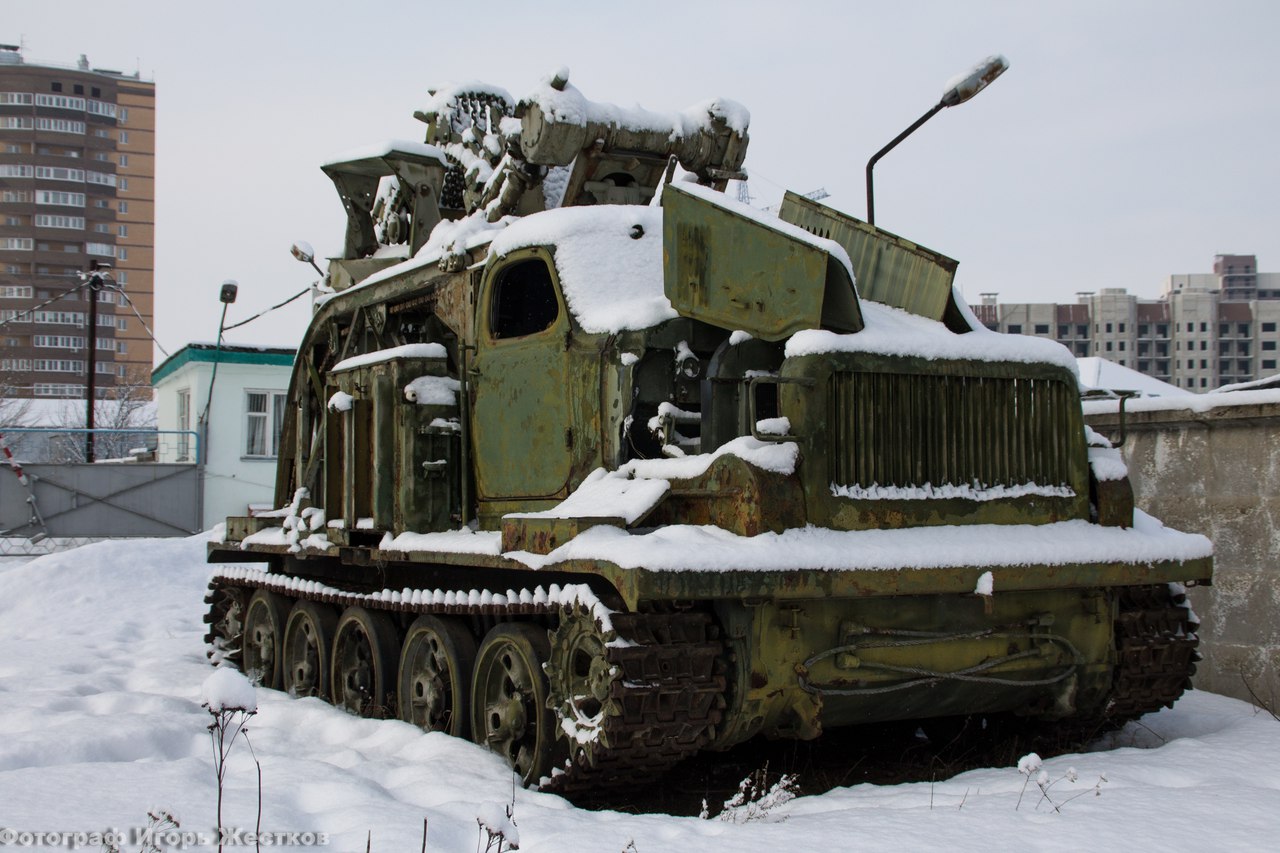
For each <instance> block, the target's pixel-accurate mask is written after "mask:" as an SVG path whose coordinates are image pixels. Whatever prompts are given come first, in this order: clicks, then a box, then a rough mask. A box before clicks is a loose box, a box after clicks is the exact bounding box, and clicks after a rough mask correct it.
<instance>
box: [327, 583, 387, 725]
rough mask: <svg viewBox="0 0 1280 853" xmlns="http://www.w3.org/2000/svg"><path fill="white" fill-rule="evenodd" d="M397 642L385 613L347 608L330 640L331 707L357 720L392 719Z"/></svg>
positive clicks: (359, 608) (360, 608) (361, 608)
mask: <svg viewBox="0 0 1280 853" xmlns="http://www.w3.org/2000/svg"><path fill="white" fill-rule="evenodd" d="M399 651H400V642H399V640H398V638H397V637H396V628H395V623H393V622H392V621H391V617H390V616H388V615H387V614H386V613H382V612H381V611H377V610H365V609H364V608H363V607H348V608H347V609H346V610H345V611H343V613H342V618H341V619H339V620H338V630H337V633H336V634H334V637H333V663H332V673H331V676H330V677H331V680H330V684H331V685H332V692H333V704H335V705H337V706H338V707H340V708H346V709H347V710H348V711H350V712H351V713H353V714H358V715H359V716H361V717H389V716H393V715H394V712H395V707H396V685H395V674H396V656H397V654H398V653H399Z"/></svg>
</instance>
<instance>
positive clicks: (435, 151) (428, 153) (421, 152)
mask: <svg viewBox="0 0 1280 853" xmlns="http://www.w3.org/2000/svg"><path fill="white" fill-rule="evenodd" d="M397 152H399V153H402V154H414V155H417V156H418V157H423V158H425V159H428V160H439V161H440V165H441V166H446V167H447V166H448V165H449V161H448V159H447V158H446V157H445V156H444V152H443V151H441V150H440V149H439V148H437V147H436V146H434V145H428V144H427V143H425V142H410V141H409V140H407V139H388V140H387V141H385V142H375V143H374V144H372V145H362V146H361V147H359V148H353V149H351V150H350V151H344V152H342V153H341V154H339V155H337V156H335V157H331V158H329V159H328V160H326V161H324V162H323V163H321V164H320V168H324V167H326V166H336V165H338V164H339V163H349V162H351V161H352V160H369V159H372V158H374V157H388V156H390V155H392V154H395V153H397Z"/></svg>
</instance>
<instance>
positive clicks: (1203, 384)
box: [1200, 376, 1209, 388]
mask: <svg viewBox="0 0 1280 853" xmlns="http://www.w3.org/2000/svg"><path fill="white" fill-rule="evenodd" d="M1200 387H1201V388H1208V387H1209V380H1208V379H1206V378H1204V377H1203V376H1201V377H1200Z"/></svg>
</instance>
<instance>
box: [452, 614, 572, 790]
mask: <svg viewBox="0 0 1280 853" xmlns="http://www.w3.org/2000/svg"><path fill="white" fill-rule="evenodd" d="M549 654H550V644H549V643H548V641H547V632H546V631H545V630H544V629H542V628H539V627H536V626H534V625H529V624H525V623H519V622H510V623H504V624H501V625H497V626H495V627H494V628H493V630H491V631H490V632H489V633H488V634H487V635H486V636H485V638H484V641H483V642H482V643H481V644H480V651H479V652H478V653H477V654H476V666H475V675H474V676H473V678H472V682H471V736H472V738H473V739H474V740H475V742H476V743H478V744H481V745H482V746H487V747H488V748H489V749H491V750H493V751H494V752H496V753H498V754H499V755H501V756H502V757H503V758H505V759H506V760H507V763H508V764H510V765H511V767H512V769H513V770H515V771H516V773H518V774H520V778H521V779H523V780H524V783H525V784H526V785H536V784H537V783H538V780H539V779H541V778H542V777H544V776H548V775H550V773H551V768H552V767H553V766H554V764H555V761H556V759H557V750H556V731H555V714H554V713H553V712H552V711H551V710H550V709H549V708H548V707H547V677H546V675H544V674H543V671H542V665H543V664H544V663H545V662H546V660H547V658H548V656H549Z"/></svg>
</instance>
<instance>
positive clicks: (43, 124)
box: [0, 45, 155, 397]
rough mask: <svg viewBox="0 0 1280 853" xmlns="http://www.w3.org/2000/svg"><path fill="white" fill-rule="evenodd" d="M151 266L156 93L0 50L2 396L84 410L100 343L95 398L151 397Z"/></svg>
mask: <svg viewBox="0 0 1280 853" xmlns="http://www.w3.org/2000/svg"><path fill="white" fill-rule="evenodd" d="M154 254H155V83H154V82H152V81H149V80H143V79H141V76H140V75H139V74H136V73H135V74H132V75H126V74H124V73H122V72H119V71H111V70H107V69H104V68H93V67H91V66H90V64H89V61H88V59H87V58H86V57H84V56H81V57H80V61H79V62H78V63H77V64H75V65H68V66H62V65H56V64H50V63H44V62H31V61H27V59H26V58H25V57H24V56H23V55H22V52H21V51H20V49H19V48H17V47H14V46H12V45H0V394H7V395H11V396H20V397H83V396H84V395H85V391H86V388H87V372H86V371H87V368H88V362H89V359H88V349H87V348H88V347H89V346H90V343H89V342H90V340H93V339H94V338H95V337H96V341H97V345H96V350H95V352H96V356H97V358H96V361H97V370H96V371H95V382H94V385H95V387H96V388H97V390H98V396H100V397H111V396H114V394H115V393H116V389H117V388H120V387H137V386H147V385H149V384H150V374H151V363H152V342H151V337H150V335H149V334H148V332H147V329H146V327H144V325H143V322H144V321H145V323H146V326H149V327H152V328H154V322H153V316H154V302H155V300H154V294H155V281H154V268H155V261H154ZM95 261H97V262H99V263H102V264H110V265H111V267H112V270H111V276H112V278H113V279H114V280H115V282H116V283H117V285H118V286H119V288H120V289H121V290H123V291H124V295H123V296H122V295H121V294H119V293H116V292H113V291H111V290H104V291H102V292H101V293H100V295H99V298H98V325H97V329H96V335H91V334H90V330H89V328H88V318H89V314H90V308H91V306H90V303H89V301H88V293H89V292H90V291H89V290H88V288H81V285H82V284H83V278H82V275H83V274H84V273H86V272H88V271H89V269H90V267H91V265H92V264H93V262H95ZM125 297H127V299H126V298H125ZM135 310H136V313H135ZM139 316H140V317H141V318H142V319H141V321H140V320H139Z"/></svg>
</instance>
